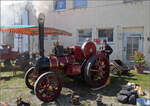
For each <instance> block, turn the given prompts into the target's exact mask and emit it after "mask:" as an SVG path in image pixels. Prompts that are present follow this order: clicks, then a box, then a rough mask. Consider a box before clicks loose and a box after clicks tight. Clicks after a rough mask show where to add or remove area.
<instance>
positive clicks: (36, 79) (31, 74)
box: [25, 14, 109, 102]
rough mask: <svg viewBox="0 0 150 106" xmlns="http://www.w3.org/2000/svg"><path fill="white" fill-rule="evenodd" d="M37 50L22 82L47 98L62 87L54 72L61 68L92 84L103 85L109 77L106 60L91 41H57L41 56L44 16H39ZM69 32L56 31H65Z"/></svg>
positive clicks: (44, 98) (42, 50) (39, 96)
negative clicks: (32, 63)
mask: <svg viewBox="0 0 150 106" xmlns="http://www.w3.org/2000/svg"><path fill="white" fill-rule="evenodd" d="M38 22H39V53H40V58H39V59H38V60H37V62H36V66H35V67H31V68H30V69H29V70H28V71H27V72H26V74H25V83H26V85H27V87H28V88H30V89H32V90H34V93H35V94H36V96H37V97H38V98H39V99H40V100H42V101H44V102H49V101H53V100H54V99H56V97H57V96H58V95H59V94H60V92H61V89H62V84H61V80H60V78H59V77H58V75H57V74H56V72H57V71H61V72H63V73H65V74H66V75H69V76H81V78H83V79H84V80H85V82H86V83H87V84H88V85H89V86H91V87H93V88H97V87H101V86H103V85H105V83H106V81H107V79H108V77H109V61H108V59H107V58H106V56H105V53H101V52H98V51H96V46H95V44H94V43H93V42H91V41H86V42H84V43H83V45H82V46H77V45H74V46H71V47H68V48H64V47H63V46H62V45H60V44H59V43H58V42H56V44H55V47H54V49H53V53H52V54H51V55H50V56H49V57H46V56H44V37H43V36H44V35H45V31H44V30H45V28H44V16H43V15H42V14H40V16H39V19H38ZM67 34H69V33H65V34H64V33H59V35H67Z"/></svg>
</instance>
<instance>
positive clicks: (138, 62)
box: [133, 51, 146, 73]
mask: <svg viewBox="0 0 150 106" xmlns="http://www.w3.org/2000/svg"><path fill="white" fill-rule="evenodd" d="M133 63H134V69H135V71H136V72H137V73H143V71H144V66H145V65H146V61H145V57H144V55H143V53H142V52H140V51H135V53H134V56H133Z"/></svg>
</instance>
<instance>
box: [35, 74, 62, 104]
mask: <svg viewBox="0 0 150 106" xmlns="http://www.w3.org/2000/svg"><path fill="white" fill-rule="evenodd" d="M61 89H62V86H61V81H60V79H59V78H58V76H57V75H56V74H55V73H54V72H46V73H44V74H42V75H41V76H40V77H39V78H38V79H37V81H36V82H35V85H34V93H35V94H36V96H37V97H38V98H39V99H40V100H42V101H44V102H50V101H53V100H54V99H56V97H57V96H58V95H59V94H60V92H61Z"/></svg>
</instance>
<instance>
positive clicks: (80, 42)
mask: <svg viewBox="0 0 150 106" xmlns="http://www.w3.org/2000/svg"><path fill="white" fill-rule="evenodd" d="M80 30H91V37H90V40H91V41H92V28H87V29H77V33H78V43H79V44H83V43H84V42H85V41H86V39H87V38H86V39H85V40H84V41H83V42H82V41H80V36H79V31H80Z"/></svg>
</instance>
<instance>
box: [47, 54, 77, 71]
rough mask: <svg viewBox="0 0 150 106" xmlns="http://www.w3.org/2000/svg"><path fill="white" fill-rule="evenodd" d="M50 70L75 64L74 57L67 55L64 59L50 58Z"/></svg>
mask: <svg viewBox="0 0 150 106" xmlns="http://www.w3.org/2000/svg"><path fill="white" fill-rule="evenodd" d="M49 61H50V69H51V70H54V69H58V68H64V67H66V66H67V65H68V64H73V63H74V62H75V57H74V56H73V55H68V56H64V57H56V56H51V57H50V60H49Z"/></svg>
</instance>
